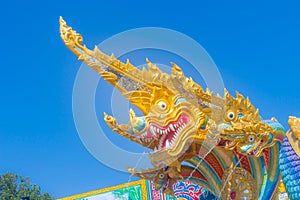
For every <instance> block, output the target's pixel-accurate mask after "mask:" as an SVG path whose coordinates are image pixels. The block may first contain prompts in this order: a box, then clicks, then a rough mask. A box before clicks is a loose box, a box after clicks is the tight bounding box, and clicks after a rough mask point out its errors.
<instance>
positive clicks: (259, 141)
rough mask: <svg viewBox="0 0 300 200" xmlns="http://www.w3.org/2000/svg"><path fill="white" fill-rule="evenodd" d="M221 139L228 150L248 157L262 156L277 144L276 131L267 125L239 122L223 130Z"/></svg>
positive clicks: (222, 144)
mask: <svg viewBox="0 0 300 200" xmlns="http://www.w3.org/2000/svg"><path fill="white" fill-rule="evenodd" d="M220 137H221V138H222V142H220V143H219V146H224V147H225V149H227V150H233V149H235V150H236V151H237V152H238V153H240V154H243V155H248V156H255V157H259V156H261V153H262V152H263V150H264V149H266V148H269V147H271V146H272V145H274V144H275V141H276V138H275V130H274V129H273V128H272V127H271V126H269V125H268V124H267V123H262V122H259V123H252V122H245V121H239V122H236V123H233V124H232V125H231V126H228V127H226V128H224V129H221V133H220Z"/></svg>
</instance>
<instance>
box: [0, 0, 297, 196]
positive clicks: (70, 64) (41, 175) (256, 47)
mask: <svg viewBox="0 0 300 200" xmlns="http://www.w3.org/2000/svg"><path fill="white" fill-rule="evenodd" d="M299 7H300V4H299V3H297V1H288V2H285V3H283V2H282V1H264V2H259V1H254V2H251V3H250V2H242V1H231V3H225V2H222V1H193V2H189V3H188V2H180V3H177V2H174V1H170V2H163V1H148V2H146V3H143V2H142V1H136V2H135V1H132V2H125V1H124V2H123V1H119V2H118V1H89V2H87V1H86V2H82V1H78V2H74V1H55V0H54V1H49V2H43V1H25V2H21V1H9V2H8V1H5V2H2V3H1V9H0V10H1V12H0V22H1V33H0V36H1V44H2V45H1V46H2V48H1V54H0V58H1V74H0V91H1V93H2V95H1V98H0V105H1V115H0V117H1V119H0V173H1V174H2V173H6V172H14V173H18V174H20V175H23V176H29V177H30V178H31V180H32V181H33V182H35V183H37V184H38V185H40V186H41V187H42V189H43V190H45V191H49V192H50V193H51V194H52V195H54V196H55V197H63V196H67V195H71V194H76V193H80V192H85V191H90V190H94V189H99V188H103V187H108V186H112V185H116V184H120V183H124V182H127V181H128V178H129V175H128V174H127V173H122V172H118V171H116V170H113V169H110V168H109V167H107V166H105V165H103V164H102V163H100V162H99V161H98V160H96V159H95V158H94V157H93V156H92V155H91V154H90V153H89V152H88V151H87V150H86V148H85V147H84V145H83V144H82V142H81V141H80V139H79V137H78V134H77V131H76V128H75V125H74V122H73V115H72V90H73V83H74V80H75V77H76V73H77V71H78V69H79V66H80V64H81V63H80V62H79V61H78V60H77V59H76V57H75V56H74V55H73V54H72V53H71V52H70V51H69V50H68V49H67V48H66V47H65V46H64V44H63V43H62V41H61V39H60V37H59V31H58V18H59V16H60V15H62V16H63V17H64V18H65V19H66V20H67V22H68V23H69V24H70V25H71V26H72V27H74V28H75V29H76V30H77V31H79V32H80V33H82V34H83V35H84V38H85V43H86V44H88V45H89V46H90V47H92V46H93V45H94V44H98V43H100V42H102V41H103V40H105V39H107V38H108V37H110V36H112V35H114V34H117V33H119V32H122V31H125V30H128V29H132V28H138V27H148V26H151V27H164V28H169V29H173V30H176V31H179V32H182V33H184V34H186V35H188V36H190V37H191V38H193V39H194V40H196V41H197V42H199V43H200V44H201V45H202V46H203V47H204V48H205V49H206V50H207V52H208V53H209V54H210V56H211V57H212V59H213V60H214V62H215V63H216V65H217V66H218V69H219V71H220V73H221V75H222V77H223V81H224V84H225V86H226V88H227V89H228V90H229V91H230V92H231V93H234V91H235V90H238V91H240V92H241V93H242V94H244V95H246V96H249V97H250V99H251V100H252V103H253V104H254V105H255V106H256V107H258V108H259V109H260V112H261V114H262V115H263V116H264V117H265V118H270V117H272V116H275V117H276V118H277V119H278V120H279V121H280V122H282V124H283V125H284V126H285V127H287V117H288V116H289V115H296V116H300V108H299V105H300V93H299V86H300V84H299V72H300V70H299V67H300V60H299V58H300V13H299ZM139 59H140V58H139ZM142 59H144V58H142ZM133 62H134V61H133ZM181 67H182V68H183V67H184V66H181ZM192 75H193V74H192ZM97 94H99V91H97ZM97 109H99V110H98V111H99V113H103V111H105V108H102V107H101V106H100V107H99V108H98V105H97ZM99 118H100V119H101V118H102V117H101V116H100V117H99ZM101 123H102V122H101ZM105 132H106V133H107V134H108V135H109V134H113V133H112V132H110V130H109V129H107V130H105ZM115 140H117V142H119V143H123V140H122V138H116V139H115ZM128 144H129V143H128ZM100 145H101V144H100ZM112 159H113V158H112ZM133 180H134V179H133Z"/></svg>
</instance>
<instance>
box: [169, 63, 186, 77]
mask: <svg viewBox="0 0 300 200" xmlns="http://www.w3.org/2000/svg"><path fill="white" fill-rule="evenodd" d="M171 65H172V74H173V75H176V76H178V75H179V76H182V75H183V72H182V70H181V69H180V67H179V66H178V65H176V64H175V63H173V62H171Z"/></svg>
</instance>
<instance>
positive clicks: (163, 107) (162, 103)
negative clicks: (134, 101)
mask: <svg viewBox="0 0 300 200" xmlns="http://www.w3.org/2000/svg"><path fill="white" fill-rule="evenodd" d="M158 106H159V108H160V109H161V110H166V109H167V104H166V103H165V102H163V101H160V102H159V103H158Z"/></svg>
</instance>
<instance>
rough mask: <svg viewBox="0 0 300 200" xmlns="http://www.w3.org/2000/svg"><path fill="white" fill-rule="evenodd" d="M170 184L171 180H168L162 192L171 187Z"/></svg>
mask: <svg viewBox="0 0 300 200" xmlns="http://www.w3.org/2000/svg"><path fill="white" fill-rule="evenodd" d="M169 184H170V179H169V178H168V179H167V181H166V183H164V185H163V187H162V188H161V190H162V191H165V190H166V189H167V188H168V187H169Z"/></svg>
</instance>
